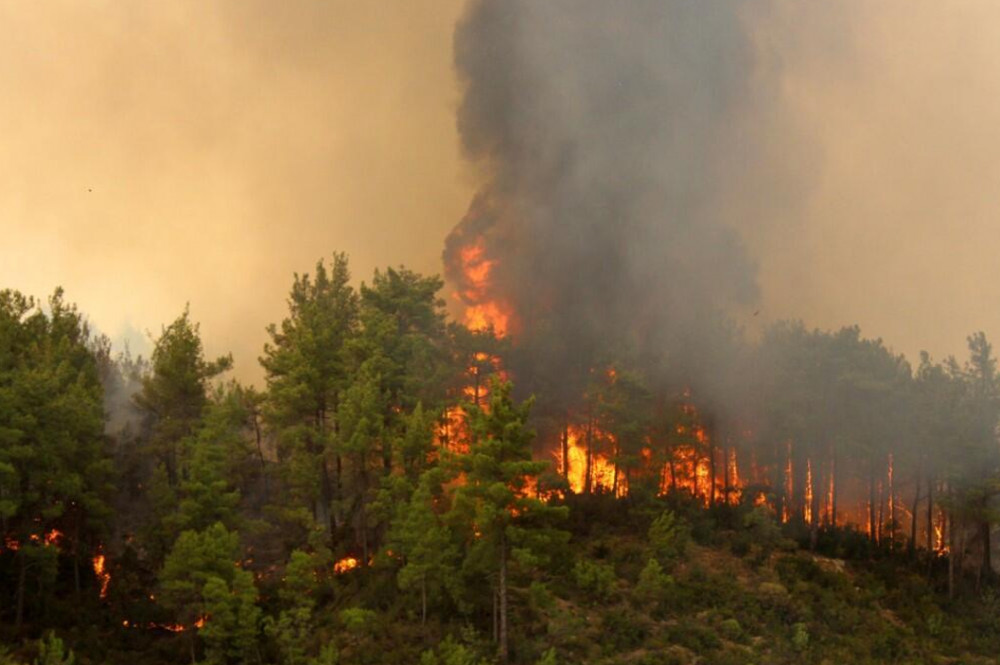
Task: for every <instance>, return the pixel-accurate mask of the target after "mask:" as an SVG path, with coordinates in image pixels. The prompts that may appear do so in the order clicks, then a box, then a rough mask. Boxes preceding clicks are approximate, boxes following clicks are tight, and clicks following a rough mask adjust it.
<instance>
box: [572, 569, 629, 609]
mask: <svg viewBox="0 0 1000 665" xmlns="http://www.w3.org/2000/svg"><path fill="white" fill-rule="evenodd" d="M573 579H574V580H575V581H576V585H577V587H579V588H580V590H581V591H585V592H587V593H589V594H591V595H592V596H593V597H594V599H595V600H607V599H608V598H609V597H610V596H611V593H612V591H614V588H615V584H616V583H617V581H618V578H617V576H616V575H615V569H614V568H612V567H611V566H610V565H608V564H606V563H601V562H598V561H591V560H589V559H580V560H579V561H577V562H576V565H575V566H573Z"/></svg>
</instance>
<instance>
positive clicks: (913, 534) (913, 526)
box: [907, 459, 924, 559]
mask: <svg viewBox="0 0 1000 665" xmlns="http://www.w3.org/2000/svg"><path fill="white" fill-rule="evenodd" d="M923 466H924V462H923V460H922V459H921V460H920V463H919V464H918V465H917V477H916V482H915V483H914V486H915V487H916V489H915V490H914V492H913V510H911V511H910V542H909V543H908V545H907V547H908V550H909V556H910V558H911V559H912V558H913V557H914V556H916V553H917V510H918V509H919V507H920V482H921V478H920V476H921V475H922V473H923Z"/></svg>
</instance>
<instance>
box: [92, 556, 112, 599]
mask: <svg viewBox="0 0 1000 665" xmlns="http://www.w3.org/2000/svg"><path fill="white" fill-rule="evenodd" d="M92 563H93V565H94V575H95V576H96V577H97V580H98V581H99V582H100V583H101V592H100V595H101V598H102V599H104V598H107V597H108V585H109V584H111V573H109V572H108V571H107V569H106V567H105V565H106V563H107V560H106V559H105V557H104V554H103V553H101V552H98V553H97V554H95V555H94V559H93V562H92Z"/></svg>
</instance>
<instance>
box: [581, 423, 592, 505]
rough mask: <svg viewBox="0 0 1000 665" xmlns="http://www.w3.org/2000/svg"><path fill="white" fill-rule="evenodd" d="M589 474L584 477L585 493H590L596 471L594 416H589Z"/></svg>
mask: <svg viewBox="0 0 1000 665" xmlns="http://www.w3.org/2000/svg"><path fill="white" fill-rule="evenodd" d="M586 439H587V475H586V478H584V479H583V492H584V494H590V493H591V492H592V491H593V489H594V487H593V482H592V481H591V476H592V475H593V472H594V419H593V417H588V418H587V437H586Z"/></svg>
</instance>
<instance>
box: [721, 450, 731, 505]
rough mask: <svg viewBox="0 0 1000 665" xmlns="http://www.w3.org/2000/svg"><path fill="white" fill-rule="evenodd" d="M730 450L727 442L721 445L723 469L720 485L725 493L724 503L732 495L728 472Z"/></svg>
mask: <svg viewBox="0 0 1000 665" xmlns="http://www.w3.org/2000/svg"><path fill="white" fill-rule="evenodd" d="M730 451H731V449H730V447H729V445H728V444H727V445H725V446H723V447H722V458H723V460H724V462H723V464H722V466H723V469H722V486H723V492H725V495H726V496H725V501H726V503H729V501H730V497H732V495H733V486H732V478H731V477H730V473H729V460H730V457H729V456H730V454H731V452H730Z"/></svg>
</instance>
